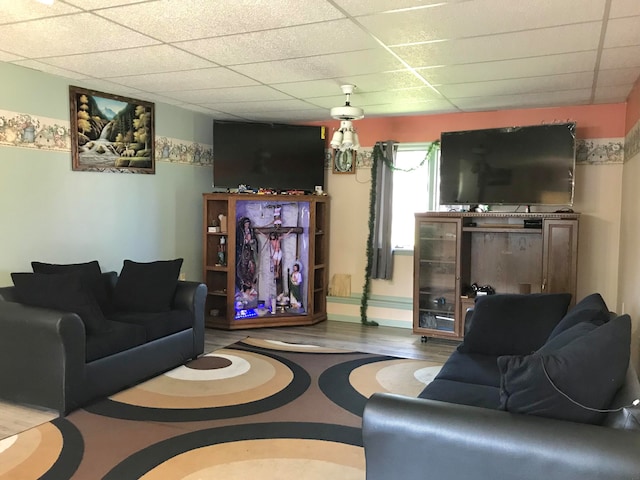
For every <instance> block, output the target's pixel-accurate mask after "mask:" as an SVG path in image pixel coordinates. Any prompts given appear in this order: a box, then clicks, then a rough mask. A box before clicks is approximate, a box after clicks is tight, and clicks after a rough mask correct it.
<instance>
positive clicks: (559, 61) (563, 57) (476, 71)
mask: <svg viewBox="0 0 640 480" xmlns="http://www.w3.org/2000/svg"><path fill="white" fill-rule="evenodd" d="M595 64H596V51H595V50H591V51H588V52H578V53H565V54H558V55H548V56H545V57H528V58H518V59H514V60H501V61H497V62H483V63H468V64H464V65H450V66H439V67H433V68H430V67H427V68H421V69H418V73H420V74H421V75H422V76H424V77H425V78H426V79H427V80H429V82H430V83H431V84H433V85H441V84H448V83H465V82H468V81H470V80H472V81H487V80H501V79H517V78H526V77H529V76H542V75H554V74H563V73H572V72H585V71H586V72H593V71H594V69H595Z"/></svg>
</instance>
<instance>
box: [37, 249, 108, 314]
mask: <svg viewBox="0 0 640 480" xmlns="http://www.w3.org/2000/svg"><path fill="white" fill-rule="evenodd" d="M31 268H32V269H33V272H34V273H70V272H79V273H80V274H81V275H82V276H83V280H84V282H86V285H87V286H88V287H89V291H90V292H91V293H92V294H93V295H94V297H95V298H96V300H97V301H98V305H100V308H101V309H102V311H103V312H108V311H110V309H111V299H110V298H109V291H108V290H107V285H106V284H105V282H104V279H103V278H102V270H100V264H99V263H98V261H97V260H94V261H92V262H86V263H67V264H55V263H44V262H31Z"/></svg>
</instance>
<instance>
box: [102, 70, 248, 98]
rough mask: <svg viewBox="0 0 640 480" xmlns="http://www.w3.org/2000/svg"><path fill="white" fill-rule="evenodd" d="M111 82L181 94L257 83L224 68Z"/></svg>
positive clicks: (151, 75)
mask: <svg viewBox="0 0 640 480" xmlns="http://www.w3.org/2000/svg"><path fill="white" fill-rule="evenodd" d="M112 81H114V82H116V83H120V84H122V85H127V86H129V87H133V88H139V89H140V90H147V91H156V92H161V93H166V92H181V91H184V90H187V89H189V90H200V89H209V88H222V87H237V86H244V85H255V84H256V83H257V82H255V81H253V80H251V79H249V78H246V77H244V76H242V75H240V74H238V73H236V72H232V71H231V70H228V69H226V68H224V67H214V68H203V69H199V70H188V71H185V72H164V73H152V74H147V75H133V76H125V77H114V78H113V79H112Z"/></svg>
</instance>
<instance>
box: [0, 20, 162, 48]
mask: <svg viewBox="0 0 640 480" xmlns="http://www.w3.org/2000/svg"><path fill="white" fill-rule="evenodd" d="M51 32H55V41H54V40H53V39H52V36H51V35H52V34H51ZM0 38H2V39H10V40H9V41H8V43H9V44H10V46H11V51H12V52H13V53H15V54H18V55H23V56H25V57H30V58H43V57H55V56H59V55H72V54H74V53H89V52H101V51H106V50H114V47H116V46H117V47H122V48H125V47H127V48H131V47H142V46H146V45H152V44H156V43H158V42H157V41H156V40H154V39H152V38H149V37H147V36H144V35H141V34H140V33H137V32H134V31H131V30H129V29H126V28H124V27H121V26H120V25H116V24H115V23H113V22H109V21H107V20H104V19H102V18H98V17H96V16H95V15H91V14H90V13H81V14H78V15H69V16H63V17H55V18H45V19H42V20H32V21H30V22H22V23H14V24H11V25H0ZM116 39H117V42H116ZM116 49H117V48H116Z"/></svg>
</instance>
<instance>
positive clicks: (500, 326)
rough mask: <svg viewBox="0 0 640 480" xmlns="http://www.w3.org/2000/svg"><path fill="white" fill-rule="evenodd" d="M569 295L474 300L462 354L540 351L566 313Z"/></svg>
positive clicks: (500, 295)
mask: <svg viewBox="0 0 640 480" xmlns="http://www.w3.org/2000/svg"><path fill="white" fill-rule="evenodd" d="M570 301H571V294H569V293H551V294H544V293H534V294H529V295H521V294H498V295H486V296H483V297H479V298H478V299H477V300H476V303H475V307H474V310H473V315H472V317H471V326H470V327H469V331H468V332H467V334H466V335H465V337H464V341H463V342H462V343H461V344H460V345H459V346H458V350H459V351H460V352H462V353H481V354H484V355H526V354H529V353H532V352H534V351H536V350H537V349H538V348H540V347H541V346H542V345H543V344H544V342H545V341H546V340H547V338H548V337H549V334H550V333H551V331H552V330H553V328H554V327H555V326H556V325H557V324H558V322H559V321H560V320H561V319H562V317H563V316H564V315H565V314H566V313H567V308H568V306H569V302H570Z"/></svg>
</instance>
